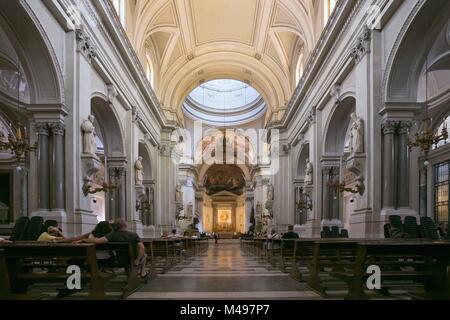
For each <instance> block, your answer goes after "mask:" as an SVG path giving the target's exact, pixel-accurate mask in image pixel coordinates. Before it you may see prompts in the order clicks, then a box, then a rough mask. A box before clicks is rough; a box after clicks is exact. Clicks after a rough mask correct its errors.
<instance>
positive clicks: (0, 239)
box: [0, 238, 12, 243]
mask: <svg viewBox="0 0 450 320" xmlns="http://www.w3.org/2000/svg"><path fill="white" fill-rule="evenodd" d="M0 243H12V241H9V240H6V239H3V238H0Z"/></svg>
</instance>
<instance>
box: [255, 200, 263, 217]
mask: <svg viewBox="0 0 450 320" xmlns="http://www.w3.org/2000/svg"><path fill="white" fill-rule="evenodd" d="M256 216H257V217H259V218H261V217H262V205H261V203H260V202H259V201H258V203H257V204H256Z"/></svg>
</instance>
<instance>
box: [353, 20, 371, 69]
mask: <svg viewBox="0 0 450 320" xmlns="http://www.w3.org/2000/svg"><path fill="white" fill-rule="evenodd" d="M371 39H372V31H371V30H370V29H369V28H368V27H367V26H365V27H364V30H363V32H362V33H361V35H360V36H359V37H358V40H357V41H356V44H355V45H354V47H353V48H352V51H351V53H350V56H351V57H352V58H353V59H354V60H355V62H356V63H359V62H360V61H361V60H362V58H364V56H365V55H366V54H368V53H370V41H371Z"/></svg>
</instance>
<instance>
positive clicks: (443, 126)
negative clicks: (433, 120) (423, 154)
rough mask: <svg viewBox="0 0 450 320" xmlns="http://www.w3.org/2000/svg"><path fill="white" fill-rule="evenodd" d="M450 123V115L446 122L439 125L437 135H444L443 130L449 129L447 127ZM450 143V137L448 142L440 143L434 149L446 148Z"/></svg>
mask: <svg viewBox="0 0 450 320" xmlns="http://www.w3.org/2000/svg"><path fill="white" fill-rule="evenodd" d="M449 123H450V114H449V115H448V116H447V118H445V119H444V121H442V123H441V124H440V125H439V127H438V128H437V130H436V133H437V134H438V135H440V134H442V130H443V129H444V128H448V127H447V125H448V124H449ZM448 143H450V137H449V138H447V140H442V141H439V143H438V144H436V145H433V149H437V148H440V147H442V146H444V145H446V144H448Z"/></svg>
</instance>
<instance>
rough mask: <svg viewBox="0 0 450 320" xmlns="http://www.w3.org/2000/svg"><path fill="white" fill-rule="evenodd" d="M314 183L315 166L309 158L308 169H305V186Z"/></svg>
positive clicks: (307, 160) (307, 161)
mask: <svg viewBox="0 0 450 320" xmlns="http://www.w3.org/2000/svg"><path fill="white" fill-rule="evenodd" d="M312 183H313V165H312V163H311V162H309V158H307V159H306V168H305V184H308V185H309V184H312Z"/></svg>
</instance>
